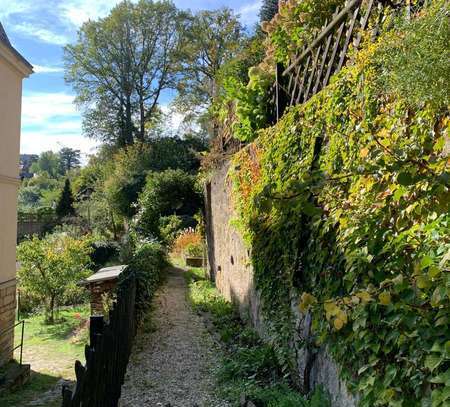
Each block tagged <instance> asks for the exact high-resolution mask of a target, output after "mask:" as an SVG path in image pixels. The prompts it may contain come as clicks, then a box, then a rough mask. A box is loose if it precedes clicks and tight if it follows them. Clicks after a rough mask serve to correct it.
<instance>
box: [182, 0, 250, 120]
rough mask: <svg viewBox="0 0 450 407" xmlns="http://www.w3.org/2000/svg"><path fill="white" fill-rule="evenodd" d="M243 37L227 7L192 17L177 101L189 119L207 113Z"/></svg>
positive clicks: (237, 23)
mask: <svg viewBox="0 0 450 407" xmlns="http://www.w3.org/2000/svg"><path fill="white" fill-rule="evenodd" d="M244 37H245V35H244V29H243V27H242V25H241V23H240V22H239V20H238V18H237V16H236V15H234V13H233V12H232V11H231V10H230V9H228V8H223V9H220V10H216V11H201V12H199V13H198V14H196V15H194V16H192V17H191V19H190V24H189V29H188V30H187V32H186V41H185V42H184V43H183V48H182V50H181V55H180V59H181V64H182V68H183V70H182V71H181V80H180V82H179V84H178V88H177V89H178V96H177V100H176V105H177V108H178V109H179V110H180V111H181V112H183V113H184V114H186V120H193V121H196V120H197V119H199V117H201V116H202V115H204V114H205V113H206V112H207V109H208V108H209V106H210V105H211V104H212V102H213V100H214V99H215V98H216V96H217V94H218V87H217V81H216V76H217V73H218V72H219V70H220V68H221V67H222V66H223V65H224V64H225V63H226V62H227V61H229V60H230V59H232V58H233V57H234V56H235V55H236V54H237V53H238V52H239V50H240V49H241V47H242V40H243V38H244Z"/></svg>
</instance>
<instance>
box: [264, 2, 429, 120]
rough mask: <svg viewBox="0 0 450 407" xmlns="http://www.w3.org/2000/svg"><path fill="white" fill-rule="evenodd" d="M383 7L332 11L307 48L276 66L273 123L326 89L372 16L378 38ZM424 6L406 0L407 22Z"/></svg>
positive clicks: (402, 4) (401, 6)
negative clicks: (327, 20)
mask: <svg viewBox="0 0 450 407" xmlns="http://www.w3.org/2000/svg"><path fill="white" fill-rule="evenodd" d="M384 3H386V1H382V0H349V1H348V2H347V3H346V4H345V5H344V6H343V7H340V8H339V7H338V8H337V9H336V11H335V13H334V14H333V16H332V18H331V21H330V22H326V23H325V24H324V26H323V27H322V29H321V31H320V32H319V33H318V34H317V36H316V37H315V39H314V40H313V41H312V42H311V44H309V45H307V46H305V47H304V48H303V49H302V50H301V51H300V52H299V53H298V55H297V56H296V57H294V58H292V60H291V61H290V63H289V66H288V67H287V68H285V67H283V65H282V64H277V67H276V80H275V84H274V88H273V90H274V92H273V99H272V102H273V107H274V111H273V114H272V122H273V123H274V122H277V121H278V120H279V119H280V118H281V116H282V115H283V113H284V110H285V109H286V108H287V107H289V106H294V105H297V104H301V103H304V102H306V101H307V100H308V99H309V98H311V97H312V96H314V95H315V94H316V93H317V92H319V91H320V90H322V89H323V88H324V87H325V86H327V85H328V83H329V81H330V78H331V77H332V76H333V75H334V74H336V73H337V72H339V71H340V70H341V68H342V67H343V66H344V64H345V62H346V60H347V58H348V50H349V47H350V45H351V44H353V47H354V48H358V46H359V45H360V43H361V38H362V35H363V31H364V30H365V29H366V28H367V26H368V23H369V18H370V17H371V15H373V14H374V13H376V15H375V19H376V21H377V23H376V25H375V28H374V31H373V36H376V35H377V34H378V25H379V23H380V20H381V18H382V15H383V7H384ZM388 3H389V4H390V5H391V6H392V5H394V6H396V7H398V8H399V9H401V10H405V2H403V1H401V2H398V3H397V4H396V5H395V4H393V2H392V1H389V2H388ZM426 3H427V0H418V1H415V2H414V3H412V2H411V1H410V0H407V1H406V11H405V12H406V16H407V18H410V17H411V14H413V13H416V12H417V11H418V10H420V8H421V7H423V6H424V5H425V4H426ZM402 12H403V11H402Z"/></svg>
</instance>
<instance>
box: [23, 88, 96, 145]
mask: <svg viewBox="0 0 450 407" xmlns="http://www.w3.org/2000/svg"><path fill="white" fill-rule="evenodd" d="M98 145H99V143H98V142H96V141H95V140H92V139H89V138H87V137H84V136H82V129H81V117H80V115H79V113H78V111H77V109H76V106H75V104H74V97H73V96H72V95H69V94H67V93H63V92H60V93H36V92H33V93H28V94H25V95H24V96H23V99H22V135H21V143H20V152H21V153H24V154H32V153H33V154H39V153H41V152H43V151H47V150H54V151H56V150H59V149H60V148H61V147H71V148H76V149H78V150H81V151H82V152H83V153H84V154H92V153H94V152H95V149H96V147H97V146H98Z"/></svg>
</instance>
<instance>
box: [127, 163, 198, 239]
mask: <svg viewBox="0 0 450 407" xmlns="http://www.w3.org/2000/svg"><path fill="white" fill-rule="evenodd" d="M202 203H203V198H202V195H201V193H200V192H199V191H198V190H197V187H196V179H195V177H194V176H192V175H190V174H187V173H185V172H184V171H181V170H166V171H163V172H152V173H150V174H149V175H148V177H147V181H146V184H145V188H144V190H143V192H142V194H141V195H140V196H139V202H138V209H139V211H138V214H137V215H136V216H135V218H134V222H133V227H134V229H135V231H136V233H137V235H138V236H139V237H141V238H147V239H148V238H156V239H160V240H163V233H162V230H161V218H162V217H168V216H172V215H176V216H179V217H180V218H181V219H188V218H189V217H193V216H194V215H195V213H197V212H198V210H199V209H200V208H201V206H202ZM162 226H163V227H164V224H163V225H162ZM165 243H169V242H165Z"/></svg>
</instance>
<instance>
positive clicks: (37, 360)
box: [0, 306, 89, 407]
mask: <svg viewBox="0 0 450 407" xmlns="http://www.w3.org/2000/svg"><path fill="white" fill-rule="evenodd" d="M88 319H89V306H78V307H70V308H65V309H61V310H60V311H59V315H58V323H55V324H54V325H46V324H45V323H44V316H43V315H40V314H39V315H33V316H30V317H28V318H25V334H24V349H23V363H27V364H30V365H31V378H30V380H29V382H28V383H27V384H26V385H25V386H23V387H22V388H20V389H18V390H17V391H16V392H13V393H10V394H7V395H3V396H2V397H0V406H2V407H9V406H10V407H13V406H14V407H18V406H26V405H27V404H28V403H29V402H30V401H34V400H37V399H41V397H42V395H43V393H45V392H47V391H49V390H52V389H53V388H54V387H55V384H56V383H57V382H58V381H59V380H60V379H66V380H73V379H74V378H75V371H74V363H75V360H76V359H79V360H80V361H82V362H84V345H85V344H86V343H87V341H88V328H87V321H88ZM15 334H16V342H17V341H18V340H20V329H18V330H17V331H16V333H15ZM17 343H18V342H17ZM15 356H16V358H17V359H18V358H19V354H18V353H16V355H15ZM36 405H42V406H46V407H54V406H55V407H56V406H60V405H61V399H60V397H57V398H56V399H54V398H53V400H51V399H48V398H46V399H44V398H43V399H42V404H36Z"/></svg>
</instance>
